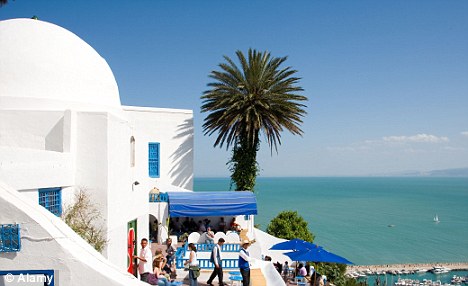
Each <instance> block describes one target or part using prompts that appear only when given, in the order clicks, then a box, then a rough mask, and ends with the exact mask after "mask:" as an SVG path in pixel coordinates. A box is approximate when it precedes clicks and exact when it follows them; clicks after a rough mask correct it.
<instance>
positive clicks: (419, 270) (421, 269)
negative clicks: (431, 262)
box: [416, 268, 427, 273]
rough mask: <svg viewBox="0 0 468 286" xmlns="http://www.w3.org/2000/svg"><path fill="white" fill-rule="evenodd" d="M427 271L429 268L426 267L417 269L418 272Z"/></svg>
mask: <svg viewBox="0 0 468 286" xmlns="http://www.w3.org/2000/svg"><path fill="white" fill-rule="evenodd" d="M426 272H427V269H424V268H420V269H417V270H416V273H426Z"/></svg>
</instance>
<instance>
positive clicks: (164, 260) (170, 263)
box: [134, 227, 327, 286]
mask: <svg viewBox="0 0 468 286" xmlns="http://www.w3.org/2000/svg"><path fill="white" fill-rule="evenodd" d="M207 231H210V227H208V228H207ZM224 243H225V240H224V239H223V238H219V239H218V241H217V242H216V244H215V245H214V247H213V248H212V250H211V256H210V261H211V262H212V263H213V265H214V269H213V272H212V273H211V275H210V277H209V279H208V280H207V282H206V283H207V285H209V286H213V284H212V282H213V281H214V279H216V278H218V285H227V284H225V283H224V281H223V278H224V277H223V267H222V261H223V253H222V246H223V245H224ZM250 244H251V242H250V241H248V240H244V241H242V242H241V248H240V251H239V258H238V259H239V260H238V265H239V270H240V274H241V276H242V285H250V266H251V257H250V254H249V250H248V248H249V246H250ZM176 250H177V249H176V247H175V246H174V244H173V242H172V239H171V238H168V239H167V240H166V254H165V255H164V254H163V251H162V249H159V248H158V249H156V251H155V253H154V255H153V253H152V251H151V248H150V247H149V245H148V240H147V239H145V238H144V239H142V240H141V250H140V255H135V256H134V258H135V259H137V260H138V272H139V274H140V279H141V280H142V281H145V282H147V283H149V284H151V285H162V286H168V285H172V284H171V282H172V281H173V280H172V279H173V278H175V277H176V273H175V254H176ZM188 250H189V255H188V260H187V261H186V262H185V268H186V270H188V274H189V275H188V278H189V285H190V286H197V285H198V277H199V276H200V267H199V264H198V258H197V248H196V246H195V244H193V243H189V244H188ZM264 260H265V261H271V257H269V256H265V257H264ZM273 265H274V266H275V268H276V269H277V271H278V272H279V273H280V274H281V275H282V276H283V277H284V279H285V280H286V281H289V280H298V279H302V278H304V281H308V283H309V284H310V285H313V286H325V285H327V278H326V276H325V275H320V274H319V273H317V271H315V269H314V266H312V265H311V264H310V263H308V262H307V263H298V264H297V265H296V266H297V267H295V268H291V267H290V265H289V263H288V261H286V262H285V263H284V264H281V263H280V262H276V263H273Z"/></svg>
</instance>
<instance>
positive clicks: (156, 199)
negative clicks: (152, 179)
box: [149, 193, 169, 203]
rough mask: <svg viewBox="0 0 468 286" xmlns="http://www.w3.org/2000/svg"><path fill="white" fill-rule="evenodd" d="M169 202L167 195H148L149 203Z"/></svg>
mask: <svg viewBox="0 0 468 286" xmlns="http://www.w3.org/2000/svg"><path fill="white" fill-rule="evenodd" d="M168 201H169V196H168V195H167V193H159V194H154V193H150V194H149V202H150V203H160V202H162V203H167V202H168Z"/></svg>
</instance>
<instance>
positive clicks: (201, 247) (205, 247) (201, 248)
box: [184, 243, 240, 252]
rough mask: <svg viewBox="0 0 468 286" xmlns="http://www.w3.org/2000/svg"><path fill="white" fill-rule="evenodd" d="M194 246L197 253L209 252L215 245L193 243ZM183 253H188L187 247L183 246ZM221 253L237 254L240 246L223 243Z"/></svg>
mask: <svg viewBox="0 0 468 286" xmlns="http://www.w3.org/2000/svg"><path fill="white" fill-rule="evenodd" d="M194 244H195V246H196V247H197V252H211V250H213V247H214V246H215V245H216V244H212V243H211V244H210V243H194ZM184 249H185V251H188V245H187V244H185V245H184ZM221 251H222V252H239V251H240V244H237V243H225V244H223V246H222V247H221Z"/></svg>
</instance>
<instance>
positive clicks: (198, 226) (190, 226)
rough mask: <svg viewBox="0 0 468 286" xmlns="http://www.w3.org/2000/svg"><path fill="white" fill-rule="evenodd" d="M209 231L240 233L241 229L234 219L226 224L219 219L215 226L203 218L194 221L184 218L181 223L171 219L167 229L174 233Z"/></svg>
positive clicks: (177, 218)
mask: <svg viewBox="0 0 468 286" xmlns="http://www.w3.org/2000/svg"><path fill="white" fill-rule="evenodd" d="M208 228H209V229H211V230H212V231H216V232H218V231H222V232H226V231H228V230H231V231H237V232H239V231H241V230H242V227H241V226H240V225H239V224H238V223H237V222H236V218H235V217H233V218H232V219H231V222H230V223H229V225H228V224H226V221H225V220H224V217H220V218H219V221H218V223H217V224H216V225H215V224H213V223H212V222H211V220H210V219H208V218H205V219H203V220H198V221H195V219H194V218H193V217H192V218H189V217H186V218H185V219H183V221H182V220H181V219H180V218H179V217H176V218H171V219H170V220H169V229H170V230H171V231H172V232H174V233H191V232H199V233H204V232H206V231H207V230H208Z"/></svg>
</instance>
